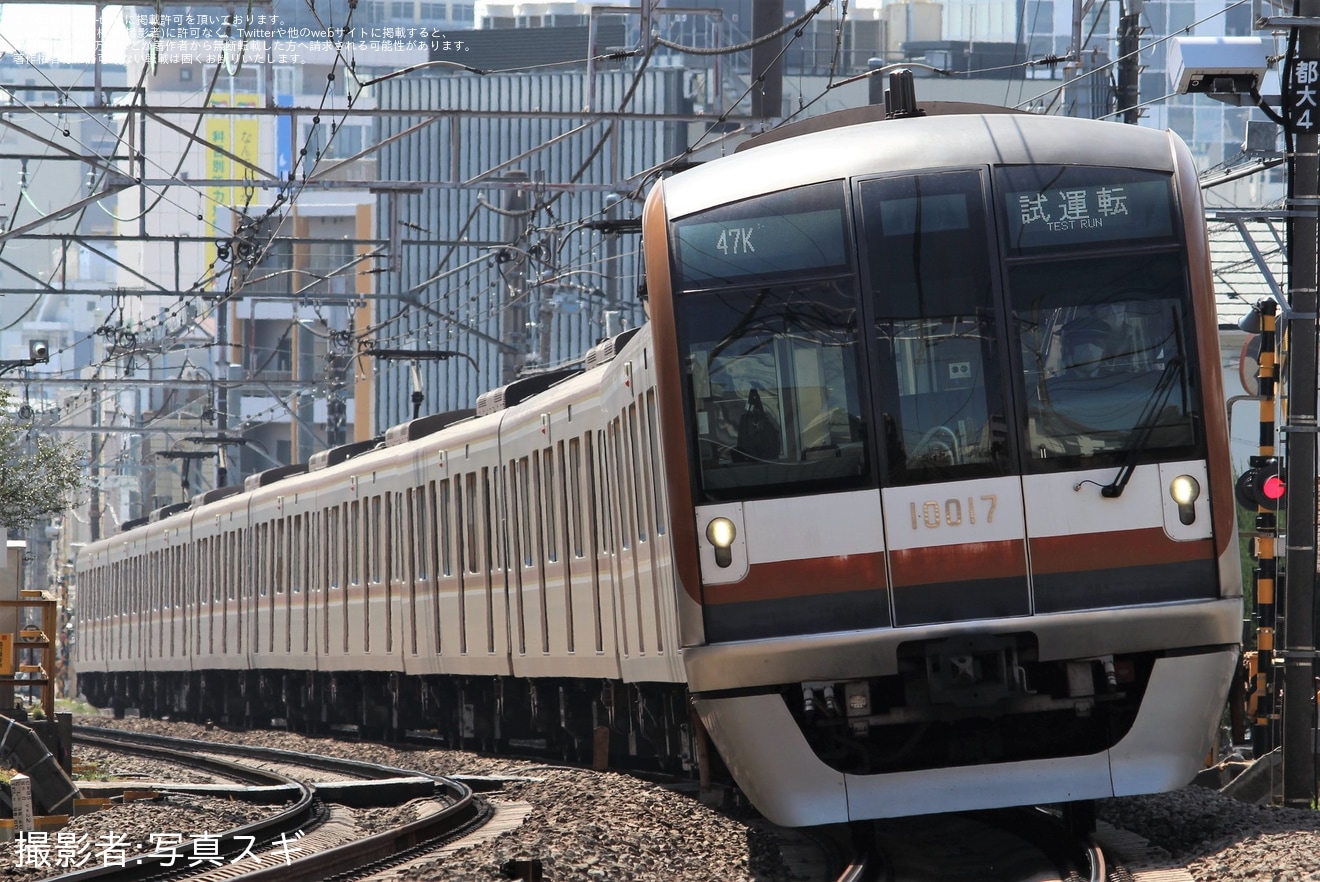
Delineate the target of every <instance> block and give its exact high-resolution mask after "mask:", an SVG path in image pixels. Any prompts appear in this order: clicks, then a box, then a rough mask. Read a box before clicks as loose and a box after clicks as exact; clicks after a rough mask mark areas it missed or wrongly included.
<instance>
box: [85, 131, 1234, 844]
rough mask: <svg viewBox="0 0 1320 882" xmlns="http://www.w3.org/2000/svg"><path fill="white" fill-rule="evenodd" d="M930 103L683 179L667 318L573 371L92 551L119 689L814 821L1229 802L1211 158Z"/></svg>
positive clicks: (655, 195) (670, 208)
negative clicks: (1221, 763)
mask: <svg viewBox="0 0 1320 882" xmlns="http://www.w3.org/2000/svg"><path fill="white" fill-rule="evenodd" d="M924 110H925V111H927V112H925V113H924V114H922V115H912V116H908V117H906V118H894V119H883V118H879V119H876V118H872V117H874V116H875V113H874V111H870V110H869V109H867V110H856V111H845V112H842V113H841V114H836V115H832V116H827V117H822V118H818V119H813V120H808V121H806V122H804V123H801V124H797V125H791V126H786V127H783V128H781V129H778V130H775V131H773V132H770V133H767V134H765V135H762V136H758V137H757V138H754V139H752V140H751V141H749V142H748V143H747V144H746V145H744V146H743V147H742V148H740V149H739V150H738V151H737V152H735V153H733V154H731V155H729V156H727V157H723V158H720V159H717V160H714V161H711V162H708V163H706V164H703V165H699V166H696V167H694V168H691V169H689V170H684V171H682V172H680V173H677V174H674V175H672V176H669V177H667V178H665V179H663V180H662V181H660V182H659V183H657V184H656V185H655V186H654V187H653V189H652V190H651V192H650V193H649V195H648V197H647V199H646V202H645V206H644V209H643V213H642V240H643V248H644V250H645V273H646V278H645V285H644V295H643V296H645V298H646V305H647V317H648V318H647V321H646V323H645V324H643V326H642V327H640V328H637V329H633V330H631V331H629V332H627V333H625V334H623V335H621V336H619V337H616V338H613V339H610V340H607V341H604V342H602V343H600V344H599V345H597V346H596V347H595V348H594V349H593V350H592V351H591V352H590V353H588V354H587V355H586V356H585V358H584V359H583V360H582V362H581V363H580V364H578V365H575V366H574V367H572V368H571V369H566V370H561V371H555V372H547V373H542V374H536V375H531V376H527V377H524V378H522V379H519V380H517V381H515V382H514V383H512V384H510V385H508V386H505V387H503V388H500V389H496V390H493V391H491V392H488V393H486V394H484V395H482V396H481V398H480V399H479V400H478V401H477V402H476V407H475V409H474V410H471V411H456V412H449V413H445V414H437V415H433V416H426V417H422V418H420V419H415V420H413V421H412V422H409V423H406V424H403V425H399V426H395V427H393V428H390V429H389V430H388V431H387V432H386V433H385V434H384V436H383V437H382V438H380V439H376V440H372V441H366V442H360V443H357V444H352V445H347V446H345V447H341V448H336V449H333V450H328V451H324V452H321V453H318V454H317V455H315V456H313V457H312V459H311V461H310V462H309V463H305V464H297V465H294V466H288V467H285V468H281V469H275V470H272V471H269V472H265V473H262V474H260V475H255V476H252V477H249V478H248V479H247V480H246V482H245V484H244V485H243V486H242V487H225V488H220V489H217V490H214V491H211V492H208V493H205V494H202V495H200V496H198V497H196V498H195V499H193V500H192V501H191V503H189V504H186V505H184V504H181V505H178V506H173V507H169V508H165V509H161V510H159V511H157V512H155V513H153V514H152V515H151V517H150V518H148V519H146V520H145V522H142V523H134V524H129V525H126V526H125V528H124V530H123V531H122V532H120V533H119V534H117V535H114V536H112V537H110V538H107V539H104V540H101V541H99V542H96V543H93V544H90V545H88V546H87V547H86V548H84V549H83V550H82V552H81V554H80V555H79V557H78V560H77V570H78V590H77V614H78V625H77V627H78V631H77V644H76V654H75V657H76V667H77V672H78V681H79V684H80V688H81V689H82V690H83V692H84V693H85V694H86V696H87V697H88V698H89V700H91V701H92V702H93V703H95V704H97V705H100V706H110V707H115V708H117V709H123V708H125V707H138V708H140V709H142V711H143V712H144V713H150V714H157V715H168V716H171V717H173V718H187V719H198V720H201V719H209V720H214V721H216V722H223V721H228V722H231V723H235V724H238V723H257V724H262V725H271V724H274V725H285V726H288V727H290V728H292V729H297V730H300V731H324V730H326V729H330V728H333V727H336V726H353V727H357V729H358V730H360V731H362V732H364V733H376V734H385V735H389V734H391V733H399V732H402V731H407V730H425V731H428V732H433V733H435V734H436V736H437V737H440V738H442V739H444V740H445V741H446V743H450V744H453V745H455V746H463V745H466V746H486V747H492V748H494V747H506V748H507V747H512V748H514V749H523V748H538V747H539V748H544V749H546V750H549V751H558V752H559V753H561V754H563V755H566V756H571V757H577V758H581V759H591V758H595V759H596V760H597V761H600V760H601V759H602V758H604V757H607V756H608V757H609V758H610V761H611V762H613V763H616V764H619V765H628V764H630V763H632V762H643V761H645V762H652V763H654V764H657V765H660V766H663V767H668V768H685V769H690V770H699V771H700V772H701V773H702V774H703V775H704V774H707V773H709V772H710V771H711V770H712V769H714V770H715V772H716V773H719V774H723V773H724V772H726V771H727V772H728V773H730V774H731V776H732V779H733V780H734V781H735V782H736V783H737V785H738V787H739V788H740V789H741V791H742V792H743V793H745V794H746V796H747V798H748V799H749V800H750V802H751V803H752V804H753V805H754V806H755V807H756V808H758V809H759V810H760V811H761V812H762V813H763V814H764V815H765V816H766V817H768V818H769V819H771V820H773V821H775V822H777V823H779V824H783V825H814V824H823V823H834V822H843V821H849V820H859V819H868V818H883V817H892V816H901V815H917V814H924V813H933V812H945V811H956V810H969V809H983V808H991V807H1000V806H1009V805H1022V804H1056V803H1057V804H1066V805H1071V806H1083V807H1084V806H1087V805H1090V804H1092V803H1091V801H1093V800H1095V799H1097V798H1102V797H1109V796H1114V795H1127V794H1137V793H1145V792H1154V791H1160V790H1166V789H1172V788H1177V787H1180V786H1182V785H1184V784H1186V783H1187V782H1188V781H1189V780H1190V779H1191V778H1192V776H1193V775H1194V774H1195V772H1196V771H1197V770H1198V769H1199V768H1200V767H1201V766H1202V765H1203V762H1204V758H1205V756H1206V754H1207V751H1208V749H1209V748H1210V746H1211V743H1212V736H1213V732H1214V730H1215V728H1216V726H1217V723H1218V721H1219V720H1220V716H1221V712H1222V710H1223V707H1224V700H1225V696H1226V694H1227V691H1228V688H1229V683H1230V680H1231V678H1232V675H1233V669H1234V666H1235V664H1236V662H1237V658H1238V653H1239V641H1240V629H1241V624H1240V622H1241V611H1242V601H1241V593H1242V592H1241V577H1240V574H1239V567H1238V560H1237V543H1236V533H1235V531H1236V525H1235V518H1234V511H1233V493H1232V488H1231V477H1230V468H1229V462H1228V440H1227V431H1226V425H1225V413H1224V408H1223V401H1224V397H1223V390H1222V388H1221V381H1220V371H1219V355H1218V352H1219V347H1218V341H1217V330H1216V319H1215V314H1214V301H1213V296H1212V287H1211V275H1210V265H1209V256H1208V255H1209V252H1208V247H1207V240H1206V231H1205V224H1204V221H1203V216H1202V207H1201V201H1200V190H1199V187H1198V185H1197V176H1196V171H1195V169H1194V167H1193V163H1192V158H1191V155H1190V154H1189V152H1188V150H1187V148H1186V146H1185V145H1184V144H1183V143H1182V142H1181V141H1180V140H1179V139H1178V138H1177V137H1176V136H1175V135H1172V134H1170V133H1165V132H1157V131H1153V130H1149V129H1142V128H1138V127H1135V126H1124V125H1118V124H1114V123H1105V122H1095V121H1084V120H1075V119H1062V118H1050V117H1041V116H1036V115H1029V114H1022V113H1012V112H990V111H989V110H987V109H983V108H972V107H965V106H938V105H927V106H926V107H925V108H924ZM712 745H713V748H714V749H711V746H712Z"/></svg>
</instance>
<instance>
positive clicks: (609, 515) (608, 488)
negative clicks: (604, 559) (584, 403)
mask: <svg viewBox="0 0 1320 882" xmlns="http://www.w3.org/2000/svg"><path fill="white" fill-rule="evenodd" d="M596 452H597V460H596V469H595V470H594V471H593V474H595V475H596V476H597V478H598V480H597V481H596V492H595V494H593V495H594V509H595V511H596V528H597V529H596V538H597V540H598V541H597V547H598V548H599V549H600V553H601V554H613V553H614V512H613V510H612V509H611V507H610V498H611V496H612V494H613V492H614V490H613V485H614V482H613V481H612V480H611V475H610V445H609V442H608V441H607V440H606V431H605V429H598V430H597V431H596Z"/></svg>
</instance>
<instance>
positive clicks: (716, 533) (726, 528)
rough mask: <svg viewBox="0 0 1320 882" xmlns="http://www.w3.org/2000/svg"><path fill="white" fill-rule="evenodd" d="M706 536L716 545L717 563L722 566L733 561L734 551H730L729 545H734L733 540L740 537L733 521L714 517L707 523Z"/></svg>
mask: <svg viewBox="0 0 1320 882" xmlns="http://www.w3.org/2000/svg"><path fill="white" fill-rule="evenodd" d="M706 538H707V539H708V540H710V544H711V545H713V546H715V563H717V564H719V565H720V566H721V567H727V566H728V565H729V564H731V563H733V553H732V552H731V551H729V547H730V546H732V545H733V540H734V539H736V538H738V530H737V528H735V527H734V526H733V521H731V520H729V519H728V518H713V519H712V520H711V522H710V523H709V524H707V525H706Z"/></svg>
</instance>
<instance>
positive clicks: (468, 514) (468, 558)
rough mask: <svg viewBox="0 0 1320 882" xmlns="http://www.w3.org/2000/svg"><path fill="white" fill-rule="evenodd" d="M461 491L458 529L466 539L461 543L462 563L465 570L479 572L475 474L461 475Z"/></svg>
mask: <svg viewBox="0 0 1320 882" xmlns="http://www.w3.org/2000/svg"><path fill="white" fill-rule="evenodd" d="M461 489H462V492H461V493H460V494H459V496H458V521H459V529H460V530H461V531H462V532H463V538H464V540H466V541H465V542H464V543H463V545H462V548H463V560H462V564H463V566H464V568H465V569H466V571H467V572H469V573H479V572H481V565H480V557H479V556H478V555H477V476H476V475H475V474H466V475H464V476H463V484H462V488H461Z"/></svg>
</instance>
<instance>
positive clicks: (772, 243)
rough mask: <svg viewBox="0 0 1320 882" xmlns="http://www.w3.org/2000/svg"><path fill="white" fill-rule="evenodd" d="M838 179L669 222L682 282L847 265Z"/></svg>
mask: <svg viewBox="0 0 1320 882" xmlns="http://www.w3.org/2000/svg"><path fill="white" fill-rule="evenodd" d="M847 236H848V229H847V225H846V221H845V216H844V212H843V190H842V187H840V186H839V185H838V184H837V183H836V184H831V185H825V186H823V187H822V186H816V187H804V188H802V189H800V190H795V191H790V192H787V193H776V194H774V195H772V196H768V197H764V198H761V199H756V200H751V201H749V202H743V203H739V204H737V205H732V206H725V207H722V208H718V209H715V210H713V211H707V212H702V213H701V214H696V215H692V216H691V217H687V218H684V219H682V220H680V221H678V222H677V223H675V224H674V240H675V246H676V250H677V255H676V257H677V261H676V262H677V265H678V267H679V274H680V275H681V276H682V279H681V283H682V284H683V285H684V286H688V287H691V286H701V285H703V284H705V283H709V282H723V281H729V280H732V279H739V278H744V277H747V276H778V275H786V274H787V275H800V274H801V273H803V272H806V271H812V270H817V271H818V270H829V269H839V270H841V269H843V268H844V267H846V266H847V264H848V246H847V244H846V240H847Z"/></svg>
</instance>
